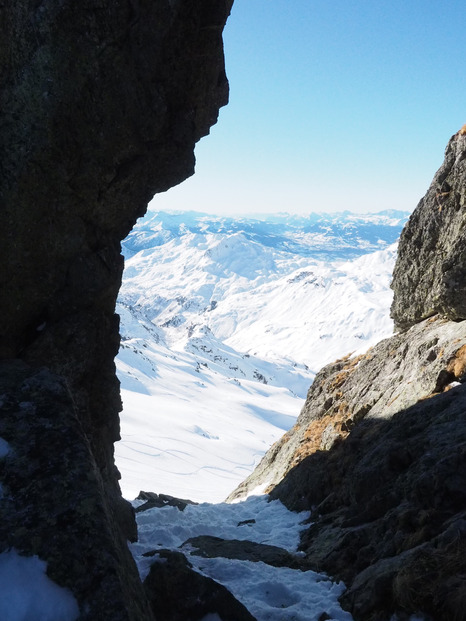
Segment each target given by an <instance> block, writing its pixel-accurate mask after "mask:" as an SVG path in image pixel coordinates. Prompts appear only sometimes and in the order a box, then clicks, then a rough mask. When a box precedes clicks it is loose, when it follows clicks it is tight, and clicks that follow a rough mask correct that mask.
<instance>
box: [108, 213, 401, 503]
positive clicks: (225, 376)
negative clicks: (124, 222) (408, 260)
mask: <svg viewBox="0 0 466 621" xmlns="http://www.w3.org/2000/svg"><path fill="white" fill-rule="evenodd" d="M407 217H408V214H406V213H402V212H396V211H390V212H381V213H378V214H365V215H356V214H351V213H349V212H343V213H339V214H327V215H326V214H311V215H310V216H309V217H303V216H290V215H287V214H282V215H274V216H270V217H257V218H253V217H250V218H242V219H230V218H225V217H214V216H207V215H205V214H199V213H193V212H179V213H151V212H149V213H148V214H147V215H146V217H145V218H143V219H141V220H140V221H139V222H138V224H137V225H136V227H135V228H134V229H133V231H132V233H131V234H130V235H129V237H128V238H127V239H126V240H125V242H124V244H123V252H124V254H125V258H126V268H125V273H124V279H123V285H122V288H121V292H120V297H119V301H118V305H117V312H118V313H119V314H120V317H121V326H120V332H121V337H122V344H121V349H120V353H119V355H118V358H117V361H116V362H117V371H118V376H119V379H120V381H121V389H122V399H123V406H124V409H123V412H122V415H121V434H122V440H121V441H120V442H119V443H117V445H116V460H117V465H118V468H119V469H120V471H121V474H122V480H121V486H122V490H123V494H124V496H125V497H127V498H130V499H131V498H135V497H136V495H137V494H138V493H139V491H140V490H141V489H144V490H147V491H156V492H159V493H167V494H172V495H174V496H177V497H181V498H190V499H192V500H195V501H198V502H220V501H222V500H223V499H224V498H225V497H226V496H227V495H228V494H229V493H230V492H231V491H232V490H233V489H234V487H236V485H237V484H239V483H240V482H241V481H242V480H243V479H244V478H245V477H246V476H247V475H248V474H249V473H250V472H251V471H252V470H253V469H254V467H255V466H256V465H257V463H258V462H259V461H260V459H261V457H262V455H263V454H264V453H265V451H266V450H267V449H268V448H269V446H270V445H271V444H272V443H273V442H275V441H276V440H277V439H278V438H279V437H281V436H282V435H283V433H284V432H285V431H286V430H288V429H289V428H290V427H291V426H292V425H293V423H294V422H295V419H296V417H297V416H298V414H299V412H300V410H301V407H302V404H303V401H304V398H305V396H306V392H307V390H308V388H309V385H310V384H311V382H312V380H313V377H314V375H315V373H316V372H317V371H318V370H319V369H320V368H321V367H322V366H323V365H324V364H326V363H328V362H331V361H333V360H335V359H337V358H339V357H342V356H344V355H346V354H348V353H350V352H358V351H364V350H366V349H367V348H368V347H370V346H371V345H372V344H374V343H375V342H377V341H379V340H380V339H382V338H384V337H386V336H389V335H390V334H391V333H392V331H393V325H392V322H391V320H390V318H389V306H390V303H391V298H392V295H391V290H390V288H389V283H390V279H391V272H392V269H393V264H394V259H395V253H396V240H397V238H398V236H399V234H400V232H401V228H402V226H403V224H404V223H405V222H406V220H407Z"/></svg>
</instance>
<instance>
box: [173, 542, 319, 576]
mask: <svg viewBox="0 0 466 621" xmlns="http://www.w3.org/2000/svg"><path fill="white" fill-rule="evenodd" d="M184 547H186V548H187V549H189V550H191V551H190V554H193V555H195V556H202V557H204V558H218V557H222V558H230V559H236V560H239V561H251V562H252V563H258V562H262V563H266V564H267V565H271V566H272V567H290V569H301V570H303V571H304V570H306V569H309V566H308V565H306V562H305V560H303V559H302V558H301V557H300V556H295V555H294V554H291V553H290V552H288V550H284V549H283V548H280V547H278V546H272V545H269V544H265V543H257V542H254V541H248V540H244V539H222V538H221V537H214V536H213V535H200V536H198V537H191V538H190V539H187V540H186V541H185V542H184V543H183V545H182V548H184Z"/></svg>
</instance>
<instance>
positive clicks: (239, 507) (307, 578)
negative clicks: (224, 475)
mask: <svg viewBox="0 0 466 621" xmlns="http://www.w3.org/2000/svg"><path fill="white" fill-rule="evenodd" d="M137 504H140V503H137ZM308 518H309V513H308V512H302V513H292V512H291V511H288V510H287V509H286V508H285V507H284V506H283V505H282V503H281V502H280V501H278V500H274V501H271V502H269V501H268V497H267V496H255V497H251V498H249V499H248V500H246V501H243V502H240V503H237V504H234V505H231V504H225V503H222V504H216V505H212V504H201V505H188V506H187V507H186V508H185V510H184V511H179V510H178V509H177V508H176V507H162V508H153V509H149V510H147V511H143V512H141V513H139V514H137V521H138V530H139V541H138V543H134V544H132V545H131V550H132V553H133V555H134V557H135V559H136V562H137V564H138V568H139V571H140V574H141V577H142V578H143V579H144V578H145V576H147V574H148V573H149V568H150V565H151V563H152V562H154V560H153V558H151V557H143V556H142V555H143V554H144V553H145V552H149V551H152V550H157V549H162V548H165V549H166V548H168V549H177V548H179V546H181V545H182V544H183V543H184V542H185V541H186V540H187V539H189V538H191V537H196V536H199V535H214V536H216V537H220V538H222V539H239V540H248V541H254V542H257V543H264V544H269V545H274V546H278V547H281V548H284V549H286V550H288V551H289V552H292V553H294V552H296V550H297V546H298V544H299V533H300V530H301V529H302V528H304V527H305V526H304V524H303V522H304V521H306V520H308ZM241 522H246V523H244V524H241ZM183 551H184V552H185V553H186V552H187V550H186V547H183ZM188 558H189V561H190V563H192V565H193V566H194V567H195V568H196V569H197V570H198V571H199V572H200V573H202V574H204V575H206V576H209V577H210V578H213V579H214V580H216V581H217V582H220V583H221V584H223V585H225V586H226V587H227V588H228V589H229V590H230V591H231V592H232V593H233V595H234V596H235V597H236V598H237V599H238V600H239V601H240V602H241V603H242V604H244V605H245V606H246V608H248V610H249V611H250V612H251V614H252V615H254V616H255V617H256V619H257V621H317V620H318V619H319V617H320V615H321V614H322V613H323V612H326V613H327V614H328V615H329V616H330V618H331V619H335V620H337V621H351V619H352V617H351V615H350V614H349V613H347V612H345V611H343V610H342V609H341V608H340V605H339V604H338V597H339V596H340V595H341V594H342V592H343V591H344V589H345V586H344V584H343V583H339V584H336V583H333V582H332V581H331V580H329V579H328V577H327V576H325V575H323V574H319V573H316V572H313V571H306V572H303V571H300V570H295V569H289V568H287V567H280V568H277V567H272V566H270V565H267V564H265V563H262V562H257V563H254V562H251V561H238V560H232V559H225V558H212V559H208V558H202V557H200V556H195V555H189V556H188Z"/></svg>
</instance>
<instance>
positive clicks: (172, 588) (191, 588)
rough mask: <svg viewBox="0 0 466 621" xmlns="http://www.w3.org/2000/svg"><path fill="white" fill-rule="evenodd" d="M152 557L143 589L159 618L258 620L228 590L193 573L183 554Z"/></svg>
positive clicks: (170, 552)
mask: <svg viewBox="0 0 466 621" xmlns="http://www.w3.org/2000/svg"><path fill="white" fill-rule="evenodd" d="M151 554H152V553H149V555H151ZM146 556H147V554H146ZM152 556H153V557H154V562H153V563H152V565H151V567H150V572H149V575H148V576H147V578H146V579H145V580H144V588H145V590H146V593H147V597H148V599H149V601H150V602H151V605H152V608H153V609H154V610H156V611H157V614H158V618H160V619H163V620H164V621H187V620H189V621H201V619H204V617H206V616H207V615H218V617H220V619H221V621H255V618H254V617H253V616H252V615H251V613H250V612H249V611H248V610H247V608H245V607H244V606H243V604H241V603H240V602H239V601H238V600H237V599H235V597H233V595H232V594H231V593H230V591H229V590H228V589H227V588H226V587H224V586H223V585H221V584H219V583H218V582H215V580H212V578H208V577H207V576H203V575H202V574H200V573H198V572H197V571H194V570H193V569H192V566H191V564H190V563H189V561H188V560H187V559H186V557H185V556H184V554H182V553H181V552H177V551H174V550H157V552H155V553H153V554H152Z"/></svg>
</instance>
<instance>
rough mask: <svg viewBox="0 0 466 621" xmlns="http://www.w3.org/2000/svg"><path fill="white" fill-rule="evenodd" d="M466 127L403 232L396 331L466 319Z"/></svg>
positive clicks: (396, 286) (452, 141) (396, 271)
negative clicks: (430, 321) (436, 318)
mask: <svg viewBox="0 0 466 621" xmlns="http://www.w3.org/2000/svg"><path fill="white" fill-rule="evenodd" d="M465 203H466V125H465V126H464V127H463V128H462V129H461V130H460V131H459V132H457V133H456V134H455V135H454V136H453V137H452V138H451V139H450V141H449V143H448V146H447V148H446V151H445V160H444V162H443V164H442V166H441V167H440V169H439V170H438V172H437V174H436V175H435V177H434V179H433V181H432V184H431V186H430V188H429V190H428V191H427V194H426V195H425V196H424V198H423V199H422V200H421V201H420V203H419V205H418V206H417V208H416V210H415V211H414V212H413V214H412V215H411V217H410V219H409V221H408V223H407V225H406V226H405V228H404V230H403V233H402V235H401V239H400V243H399V247H398V259H397V262H396V265H395V269H394V273H393V282H392V288H393V291H394V300H393V305H392V310H391V313H392V317H393V319H394V321H395V326H396V328H397V329H401V330H405V329H406V328H409V326H412V325H413V324H415V323H417V322H418V321H421V320H422V319H425V318H426V317H430V316H431V315H435V314H436V313H440V314H442V315H443V316H445V317H447V318H448V319H452V320H459V319H466V286H465V283H466V228H465V223H466V215H465Z"/></svg>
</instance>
